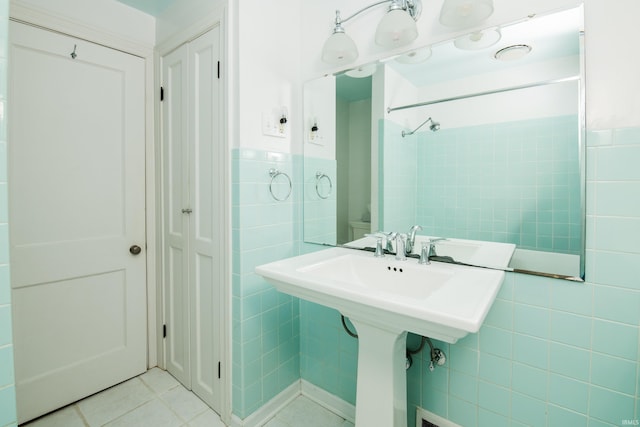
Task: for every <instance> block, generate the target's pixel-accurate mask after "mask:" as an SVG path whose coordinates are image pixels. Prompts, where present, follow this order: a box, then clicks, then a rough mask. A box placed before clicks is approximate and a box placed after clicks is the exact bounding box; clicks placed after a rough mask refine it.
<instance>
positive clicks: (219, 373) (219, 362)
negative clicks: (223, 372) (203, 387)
mask: <svg viewBox="0 0 640 427" xmlns="http://www.w3.org/2000/svg"><path fill="white" fill-rule="evenodd" d="M218 378H220V362H218Z"/></svg>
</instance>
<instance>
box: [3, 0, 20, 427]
mask: <svg viewBox="0 0 640 427" xmlns="http://www.w3.org/2000/svg"><path fill="white" fill-rule="evenodd" d="M8 30H9V1H8V0H0V426H14V425H16V423H17V417H16V392H15V377H14V372H13V339H12V332H11V284H10V280H9V218H8V211H9V210H8V207H7V118H6V114H7V110H6V106H7V81H6V78H7V77H6V76H7V62H8V61H7V57H8V53H7V50H8V43H7V41H8Z"/></svg>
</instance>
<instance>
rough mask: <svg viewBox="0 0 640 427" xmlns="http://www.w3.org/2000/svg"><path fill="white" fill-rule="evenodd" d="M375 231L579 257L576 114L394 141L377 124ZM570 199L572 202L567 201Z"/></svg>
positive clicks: (395, 131)
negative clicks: (418, 228) (417, 232)
mask: <svg viewBox="0 0 640 427" xmlns="http://www.w3.org/2000/svg"><path fill="white" fill-rule="evenodd" d="M379 125H380V135H382V136H383V138H384V139H383V142H382V143H381V144H380V145H379V146H380V147H381V152H380V162H381V163H380V170H381V171H382V174H381V176H380V187H381V189H382V194H383V195H384V196H383V197H381V198H380V200H381V205H380V212H381V218H382V221H381V222H380V223H381V228H382V229H384V230H405V229H408V227H410V226H411V225H413V224H420V225H422V226H423V231H422V233H424V234H427V235H433V236H447V237H457V238H461V239H476V240H490V241H496V242H509V243H515V244H517V245H518V247H521V248H523V249H532V250H547V251H557V252H563V253H571V254H580V252H581V248H582V239H581V235H582V223H581V200H580V197H579V195H580V164H579V162H578V161H577V159H578V155H577V151H578V145H577V143H576V141H578V119H577V116H575V115H573V116H561V117H550V118H543V119H535V120H523V121H517V122H508V123H496V124H488V125H481V126H471V127H464V128H455V129H441V130H440V131H438V132H431V131H428V130H427V131H420V132H417V133H416V134H414V135H412V136H407V137H404V138H403V137H402V133H401V132H402V130H403V129H402V128H401V127H400V126H399V125H397V124H395V123H393V122H391V121H389V120H387V121H381V122H380V124H379ZM576 195H577V196H576Z"/></svg>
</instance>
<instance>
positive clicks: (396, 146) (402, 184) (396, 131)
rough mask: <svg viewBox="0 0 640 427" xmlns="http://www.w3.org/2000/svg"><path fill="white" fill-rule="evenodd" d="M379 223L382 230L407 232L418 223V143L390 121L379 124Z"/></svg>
mask: <svg viewBox="0 0 640 427" xmlns="http://www.w3.org/2000/svg"><path fill="white" fill-rule="evenodd" d="M378 128H379V129H378V132H379V133H378V134H379V135H380V143H379V144H378V150H379V155H378V159H379V160H378V161H379V165H378V171H379V173H378V185H379V188H380V197H379V210H378V221H379V224H380V229H381V230H385V231H401V230H408V229H409V227H411V226H412V225H414V224H418V222H416V221H417V217H416V216H417V209H418V207H417V200H418V198H417V194H418V187H417V183H418V169H419V167H422V166H421V165H420V164H419V163H418V161H417V153H418V151H417V147H418V141H417V137H416V136H408V137H402V131H403V130H405V129H404V128H403V127H401V126H399V125H398V124H397V123H394V122H392V121H391V120H380V121H378Z"/></svg>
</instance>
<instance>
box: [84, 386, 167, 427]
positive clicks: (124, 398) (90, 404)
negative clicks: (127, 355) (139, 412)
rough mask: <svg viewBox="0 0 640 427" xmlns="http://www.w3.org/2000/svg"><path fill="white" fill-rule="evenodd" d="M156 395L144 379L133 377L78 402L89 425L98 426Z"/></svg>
mask: <svg viewBox="0 0 640 427" xmlns="http://www.w3.org/2000/svg"><path fill="white" fill-rule="evenodd" d="M154 397H155V394H154V393H153V392H152V391H151V390H150V389H149V388H148V387H147V386H146V385H145V384H144V383H142V381H140V380H139V379H138V378H133V379H130V380H129V381H126V382H124V383H122V384H119V385H117V386H115V387H111V388H109V389H107V390H104V391H102V392H100V393H98V394H94V395H93V396H91V397H88V398H86V399H84V400H81V401H80V402H78V407H79V408H80V412H82V415H84V417H85V419H86V420H87V422H88V423H89V426H90V427H98V426H102V425H104V424H106V423H108V422H109V421H112V420H115V419H116V418H118V417H120V416H122V415H124V414H126V413H127V412H129V411H131V410H132V409H135V408H137V407H138V406H140V405H142V404H143V403H145V402H148V401H149V400H151V399H153V398H154Z"/></svg>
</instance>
